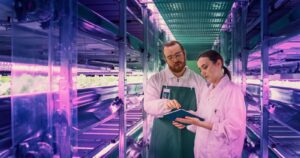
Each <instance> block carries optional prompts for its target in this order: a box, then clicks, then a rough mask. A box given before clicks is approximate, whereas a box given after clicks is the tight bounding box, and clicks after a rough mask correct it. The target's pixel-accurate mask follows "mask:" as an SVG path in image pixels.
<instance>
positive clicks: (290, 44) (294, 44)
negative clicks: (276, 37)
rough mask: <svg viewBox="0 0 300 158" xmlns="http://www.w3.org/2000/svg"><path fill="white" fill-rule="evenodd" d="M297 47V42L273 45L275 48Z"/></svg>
mask: <svg viewBox="0 0 300 158" xmlns="http://www.w3.org/2000/svg"><path fill="white" fill-rule="evenodd" d="M296 47H298V48H299V42H297V41H295V42H282V43H281V44H278V45H275V46H274V48H276V49H290V48H296Z"/></svg>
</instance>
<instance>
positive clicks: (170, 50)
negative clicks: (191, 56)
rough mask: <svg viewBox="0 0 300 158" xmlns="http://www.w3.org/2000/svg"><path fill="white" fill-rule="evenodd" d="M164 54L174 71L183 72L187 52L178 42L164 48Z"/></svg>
mask: <svg viewBox="0 0 300 158" xmlns="http://www.w3.org/2000/svg"><path fill="white" fill-rule="evenodd" d="M164 55H165V59H166V62H167V64H168V65H169V68H170V70H171V71H172V72H174V73H179V72H181V71H182V70H183V69H184V67H185V65H186V62H185V60H186V59H185V52H184V51H183V50H181V49H180V46H179V45H178V44H175V45H173V46H169V47H165V48H164Z"/></svg>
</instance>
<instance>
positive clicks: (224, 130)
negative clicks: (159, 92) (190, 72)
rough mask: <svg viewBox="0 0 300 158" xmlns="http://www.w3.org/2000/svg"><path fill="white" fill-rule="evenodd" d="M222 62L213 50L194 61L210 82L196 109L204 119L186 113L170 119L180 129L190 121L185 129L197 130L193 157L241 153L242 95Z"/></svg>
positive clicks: (217, 156)
mask: <svg viewBox="0 0 300 158" xmlns="http://www.w3.org/2000/svg"><path fill="white" fill-rule="evenodd" d="M223 64H224V60H223V58H222V57H221V55H220V54H219V53H218V52H216V51H214V50H209V51H206V52H204V53H203V54H201V55H200V56H199V58H198V61H197V66H198V67H199V69H200V71H201V75H202V76H203V77H204V78H205V79H206V80H207V82H209V83H210V85H209V87H208V88H207V89H206V90H204V91H203V93H202V96H201V97H200V98H202V99H200V103H198V108H197V112H196V114H197V115H198V116H200V117H203V118H204V119H205V121H200V120H199V119H196V118H191V117H186V118H177V119H176V122H173V125H174V126H176V127H177V128H179V129H183V128H184V127H185V126H184V125H183V124H180V122H181V123H187V124H191V125H189V126H187V129H189V130H190V131H192V132H195V133H196V137H195V145H194V154H195V157H196V158H220V157H222V158H224V157H230V158H231V157H234V158H235V157H241V153H242V149H243V144H244V138H245V130H246V110H245V103H244V96H243V93H242V91H241V89H240V87H238V86H237V85H235V84H234V83H233V82H231V75H230V72H229V71H228V69H227V68H226V67H225V66H223Z"/></svg>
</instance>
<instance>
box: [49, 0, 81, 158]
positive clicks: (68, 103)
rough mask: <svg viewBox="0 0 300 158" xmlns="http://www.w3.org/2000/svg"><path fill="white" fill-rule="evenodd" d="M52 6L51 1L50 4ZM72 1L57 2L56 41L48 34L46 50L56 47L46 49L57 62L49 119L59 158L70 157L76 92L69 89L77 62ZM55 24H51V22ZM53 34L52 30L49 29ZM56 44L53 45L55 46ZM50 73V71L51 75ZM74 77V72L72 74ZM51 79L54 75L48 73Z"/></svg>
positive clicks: (73, 3)
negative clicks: (56, 88)
mask: <svg viewBox="0 0 300 158" xmlns="http://www.w3.org/2000/svg"><path fill="white" fill-rule="evenodd" d="M53 3H54V1H53ZM76 4H77V3H76V1H75V0H66V1H61V2H60V5H61V7H60V9H61V10H60V15H59V16H61V19H60V22H59V23H57V24H58V28H59V30H58V31H59V37H58V41H55V40H54V39H53V38H55V37H53V34H55V33H54V32H50V34H49V36H50V40H51V42H50V44H49V46H50V47H58V49H57V50H55V49H54V48H51V49H49V50H50V51H52V52H50V53H54V54H55V55H54V54H52V55H51V56H52V57H53V56H56V57H58V58H56V59H55V60H56V62H58V63H59V62H60V63H59V66H60V72H59V78H60V80H59V85H58V86H59V102H57V103H56V104H55V105H54V106H55V107H54V108H55V113H54V116H53V123H54V127H55V133H56V134H55V135H56V143H57V150H58V155H59V157H61V158H68V157H72V156H73V155H74V153H73V152H74V150H73V149H72V146H74V138H73V136H74V133H73V130H72V129H73V128H72V127H73V126H74V123H75V122H74V121H76V120H74V118H76V116H77V114H76V113H74V111H73V107H74V106H73V102H72V100H73V98H74V97H76V89H73V86H74V85H73V79H74V78H73V74H74V73H73V71H74V70H75V69H74V67H75V66H76V63H77V58H76V57H77V54H76V50H75V46H74V45H75V37H76V30H77V28H76V20H77V18H76V15H77V13H76ZM52 24H53V26H52V27H54V25H56V24H55V23H52ZM51 31H55V30H51ZM56 42H57V43H56ZM55 64H56V63H51V65H50V66H51V67H55ZM51 73H53V72H51ZM75 74H76V73H75ZM51 75H52V76H54V74H51Z"/></svg>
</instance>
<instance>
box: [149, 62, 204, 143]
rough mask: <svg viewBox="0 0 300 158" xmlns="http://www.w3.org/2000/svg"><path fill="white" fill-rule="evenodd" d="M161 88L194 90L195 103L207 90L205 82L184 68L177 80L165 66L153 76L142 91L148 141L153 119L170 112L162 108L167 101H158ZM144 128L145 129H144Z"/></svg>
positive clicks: (164, 107)
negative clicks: (204, 90)
mask: <svg viewBox="0 0 300 158" xmlns="http://www.w3.org/2000/svg"><path fill="white" fill-rule="evenodd" d="M163 86H180V87H191V88H195V92H196V97H197V98H196V99H197V103H198V102H199V96H200V95H201V93H202V91H203V89H204V88H207V84H206V82H205V80H204V79H203V78H202V77H201V76H200V75H198V74H196V73H195V72H194V71H192V70H190V69H189V68H188V67H187V66H186V71H185V72H184V74H183V76H181V77H179V78H177V77H176V76H174V74H173V73H172V72H171V70H170V69H169V67H168V66H167V67H166V68H165V69H164V70H162V71H160V72H158V73H156V74H154V75H153V76H152V77H151V78H150V79H149V80H148V81H147V84H146V87H145V89H144V110H145V111H146V113H147V114H149V115H148V116H147V121H146V125H145V124H144V130H145V133H144V134H146V135H148V136H146V137H147V138H148V139H150V133H151V127H152V123H153V117H161V116H162V115H164V114H165V113H168V112H170V111H171V110H170V109H168V108H167V107H166V106H164V103H165V102H166V101H167V99H160V94H161V91H162V87H163ZM145 128H146V129H145Z"/></svg>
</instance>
